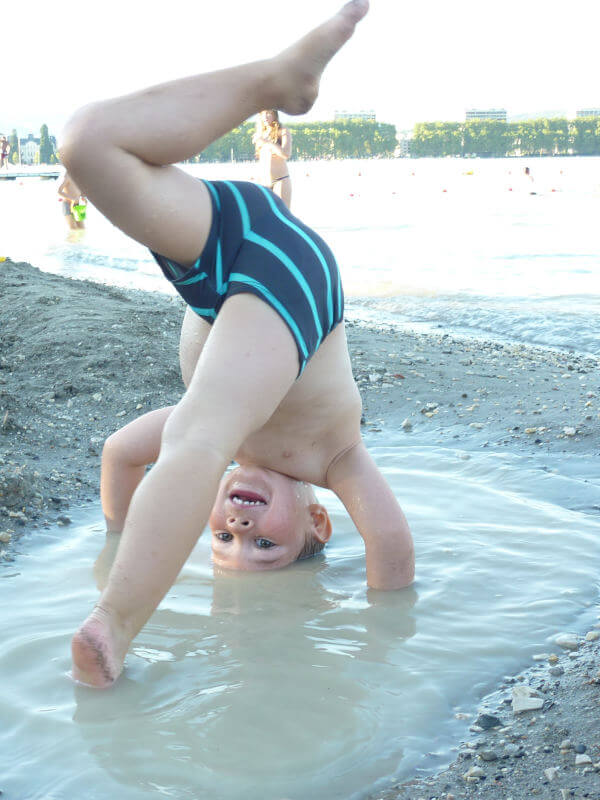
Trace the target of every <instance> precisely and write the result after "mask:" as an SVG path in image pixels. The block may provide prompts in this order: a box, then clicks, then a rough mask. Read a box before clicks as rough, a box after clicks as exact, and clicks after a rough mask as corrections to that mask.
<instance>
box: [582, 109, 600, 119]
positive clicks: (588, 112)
mask: <svg viewBox="0 0 600 800" xmlns="http://www.w3.org/2000/svg"><path fill="white" fill-rule="evenodd" d="M580 117H600V108H580V109H579V110H578V111H577V118H578V119H579V118H580Z"/></svg>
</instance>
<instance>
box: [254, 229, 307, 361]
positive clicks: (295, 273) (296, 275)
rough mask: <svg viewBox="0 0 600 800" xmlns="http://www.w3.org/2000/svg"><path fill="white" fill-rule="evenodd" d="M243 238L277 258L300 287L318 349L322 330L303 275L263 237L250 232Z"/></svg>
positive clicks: (288, 258) (277, 248)
mask: <svg viewBox="0 0 600 800" xmlns="http://www.w3.org/2000/svg"><path fill="white" fill-rule="evenodd" d="M245 238H246V240H247V241H248V242H253V243H254V244H257V245H258V246H259V247H263V248H264V249H265V250H268V251H269V253H271V254H272V255H274V256H275V258H277V259H278V260H279V261H281V263H282V264H283V265H284V267H287V269H288V270H289V271H290V272H291V274H292V275H293V276H294V278H295V279H296V281H297V282H298V284H299V285H300V288H301V289H302V291H303V292H304V296H305V297H306V299H307V300H308V304H309V306H310V310H311V311H312V315H313V318H314V323H315V329H316V331H317V334H318V336H319V338H318V341H317V347H318V346H319V345H320V344H321V341H322V340H323V328H322V327H321V322H320V320H319V312H318V311H317V305H316V303H315V298H314V295H313V293H312V292H311V290H310V286H309V285H308V283H307V281H306V278H305V277H304V275H303V274H302V273H301V272H300V270H299V269H298V267H297V266H296V265H295V264H294V262H293V261H292V259H291V258H290V257H289V256H287V255H286V254H285V253H284V252H283V250H281V249H280V248H279V247H277V245H275V244H273V242H270V241H269V240H268V239H265V238H264V237H262V236H259V235H258V234H257V233H255V232H254V231H250V232H249V233H248V235H247V236H246V237H245Z"/></svg>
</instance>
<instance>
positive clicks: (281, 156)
mask: <svg viewBox="0 0 600 800" xmlns="http://www.w3.org/2000/svg"><path fill="white" fill-rule="evenodd" d="M252 141H253V143H254V147H255V148H256V157H257V158H258V159H259V161H260V165H261V169H262V172H263V180H262V183H263V185H264V186H268V187H269V189H271V190H272V191H273V192H275V194H276V195H277V196H278V197H281V199H282V200H283V202H284V203H285V204H286V206H287V207H288V208H291V205H292V179H291V178H290V172H289V169H288V163H287V162H288V159H289V157H290V156H291V155H292V134H291V133H290V131H289V129H288V128H285V127H284V126H282V125H281V123H280V122H279V113H278V112H277V110H276V109H274V108H270V109H267V110H266V111H261V112H260V114H259V115H258V119H257V122H256V133H255V134H254V136H253V137H252Z"/></svg>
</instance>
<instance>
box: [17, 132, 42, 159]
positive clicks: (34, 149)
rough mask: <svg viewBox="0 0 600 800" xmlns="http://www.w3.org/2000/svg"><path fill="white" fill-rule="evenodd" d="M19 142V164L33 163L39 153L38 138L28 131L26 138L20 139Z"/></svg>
mask: <svg viewBox="0 0 600 800" xmlns="http://www.w3.org/2000/svg"><path fill="white" fill-rule="evenodd" d="M19 144H20V145H21V164H35V163H36V161H37V160H38V157H39V155H40V140H39V139H36V138H35V137H34V135H33V134H32V133H30V134H29V136H28V137H27V139H20V140H19Z"/></svg>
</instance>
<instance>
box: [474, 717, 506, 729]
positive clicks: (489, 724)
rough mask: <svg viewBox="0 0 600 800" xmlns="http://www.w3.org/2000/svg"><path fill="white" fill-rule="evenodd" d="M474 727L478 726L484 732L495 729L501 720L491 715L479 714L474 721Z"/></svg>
mask: <svg viewBox="0 0 600 800" xmlns="http://www.w3.org/2000/svg"><path fill="white" fill-rule="evenodd" d="M475 725H479V727H480V728H482V729H483V730H484V731H487V730H489V729H490V728H497V727H499V726H500V725H502V720H501V719H499V718H498V717H495V716H494V715H493V714H480V715H479V716H478V717H477V719H476V720H475Z"/></svg>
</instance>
